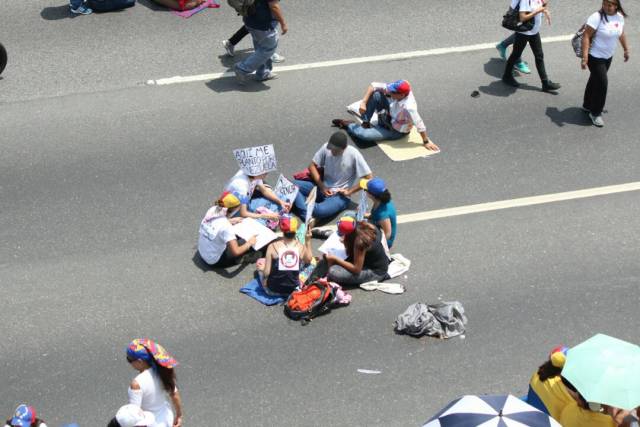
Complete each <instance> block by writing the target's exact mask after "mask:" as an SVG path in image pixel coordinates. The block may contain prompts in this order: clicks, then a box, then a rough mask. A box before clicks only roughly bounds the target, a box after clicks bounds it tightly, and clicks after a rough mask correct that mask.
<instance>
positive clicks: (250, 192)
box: [224, 169, 291, 222]
mask: <svg viewBox="0 0 640 427" xmlns="http://www.w3.org/2000/svg"><path fill="white" fill-rule="evenodd" d="M266 177H267V174H266V173H263V174H261V175H257V176H249V175H247V174H246V173H244V171H243V170H242V169H240V170H239V171H238V172H236V174H235V175H233V176H232V177H231V179H230V180H229V182H227V185H225V187H224V191H228V192H230V193H236V194H239V195H240V196H242V200H243V201H245V200H246V202H244V203H242V205H241V207H240V211H239V214H240V216H241V217H243V218H254V219H257V220H260V222H263V221H266V220H272V221H277V220H278V218H280V216H279V214H278V211H282V212H289V210H290V209H291V204H289V203H287V202H285V201H283V200H280V199H278V196H276V194H275V193H274V192H273V190H271V188H270V187H269V186H267V185H266V184H265V183H264V179H265V178H266ZM261 206H263V207H266V208H268V209H269V210H271V211H273V213H257V212H256V210H257V208H259V207H261Z"/></svg>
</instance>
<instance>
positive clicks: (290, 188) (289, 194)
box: [273, 174, 299, 205]
mask: <svg viewBox="0 0 640 427" xmlns="http://www.w3.org/2000/svg"><path fill="white" fill-rule="evenodd" d="M298 190H299V189H298V186H297V185H295V184H294V183H293V182H291V181H289V180H288V179H287V178H285V176H284V175H282V174H280V176H279V177H278V182H277V183H276V187H275V188H274V189H273V192H274V193H276V196H278V199H280V200H283V201H285V202H288V203H291V204H292V205H293V201H294V200H295V199H296V196H297V195H298Z"/></svg>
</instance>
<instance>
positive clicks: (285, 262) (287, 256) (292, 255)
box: [278, 249, 300, 271]
mask: <svg viewBox="0 0 640 427" xmlns="http://www.w3.org/2000/svg"><path fill="white" fill-rule="evenodd" d="M299 266H300V259H299V257H298V252H296V251H294V250H292V249H287V250H285V251H284V252H282V253H281V254H280V259H279V262H278V270H280V271H294V270H298V269H299Z"/></svg>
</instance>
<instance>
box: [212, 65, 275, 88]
mask: <svg viewBox="0 0 640 427" xmlns="http://www.w3.org/2000/svg"><path fill="white" fill-rule="evenodd" d="M228 71H231V70H228ZM205 85H206V86H207V87H208V88H209V89H211V90H212V91H214V92H218V93H223V92H233V91H236V92H262V91H265V90H269V89H271V88H270V87H269V86H267V85H265V84H264V83H262V82H257V81H255V80H249V81H247V83H246V84H245V85H241V84H239V83H238V82H237V80H236V79H235V77H223V78H221V79H215V80H209V81H208V82H206V83H205Z"/></svg>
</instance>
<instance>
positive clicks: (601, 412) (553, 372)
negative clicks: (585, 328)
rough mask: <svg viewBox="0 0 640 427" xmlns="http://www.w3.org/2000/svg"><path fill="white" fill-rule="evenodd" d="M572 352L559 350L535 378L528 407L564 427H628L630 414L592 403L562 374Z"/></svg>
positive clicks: (550, 355) (554, 350) (554, 351)
mask: <svg viewBox="0 0 640 427" xmlns="http://www.w3.org/2000/svg"><path fill="white" fill-rule="evenodd" d="M567 351H568V348H567V347H562V346H560V347H556V348H554V349H553V350H552V351H551V353H550V354H549V360H547V361H546V362H545V363H543V364H542V365H541V366H540V367H539V368H538V371H537V372H536V373H535V374H533V376H532V377H531V381H530V382H529V393H528V395H527V403H529V404H530V405H532V406H534V407H536V408H538V409H539V410H541V411H542V412H544V413H547V414H549V415H551V417H552V418H554V419H555V420H556V421H558V422H559V423H560V424H562V426H563V427H616V426H627V425H629V424H628V422H626V421H623V418H624V415H625V413H626V411H620V410H619V409H617V408H612V407H609V406H606V405H599V404H595V403H588V402H587V401H586V400H585V399H584V397H582V395H581V394H580V393H579V392H578V390H576V388H575V387H574V386H573V385H572V384H571V383H570V382H569V381H567V379H565V378H564V377H562V375H561V372H562V368H563V367H564V363H565V361H566V355H567ZM614 417H615V419H614Z"/></svg>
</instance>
